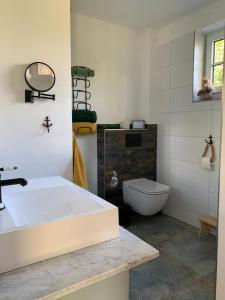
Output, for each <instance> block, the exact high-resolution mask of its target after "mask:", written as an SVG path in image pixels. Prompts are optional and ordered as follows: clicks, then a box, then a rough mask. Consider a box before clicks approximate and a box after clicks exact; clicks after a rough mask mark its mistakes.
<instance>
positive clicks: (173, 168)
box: [169, 160, 209, 191]
mask: <svg viewBox="0 0 225 300" xmlns="http://www.w3.org/2000/svg"><path fill="white" fill-rule="evenodd" d="M169 174H170V178H169V180H170V184H173V183H180V184H183V185H187V186H190V187H195V188H198V189H202V190H206V191H208V188H209V172H208V171H206V170H203V169H202V168H201V165H200V164H193V163H189V162H184V161H178V160H170V168H169Z"/></svg>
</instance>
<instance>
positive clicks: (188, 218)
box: [163, 201, 202, 227]
mask: <svg viewBox="0 0 225 300" xmlns="http://www.w3.org/2000/svg"><path fill="white" fill-rule="evenodd" d="M163 213H164V214H166V215H169V216H172V217H174V218H176V219H178V220H180V221H182V222H185V223H187V224H190V225H192V226H195V227H199V218H200V217H202V214H197V213H195V212H192V211H190V210H184V209H183V207H179V206H177V205H174V203H172V204H171V203H170V201H168V203H167V204H166V206H165V207H164V209H163Z"/></svg>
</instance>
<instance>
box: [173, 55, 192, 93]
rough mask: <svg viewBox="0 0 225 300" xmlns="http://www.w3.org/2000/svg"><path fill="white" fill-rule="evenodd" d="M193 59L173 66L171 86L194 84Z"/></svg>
mask: <svg viewBox="0 0 225 300" xmlns="http://www.w3.org/2000/svg"><path fill="white" fill-rule="evenodd" d="M192 81H193V60H187V61H184V62H180V63H177V64H175V65H172V66H171V87H172V88H177V87H182V86H186V85H192Z"/></svg>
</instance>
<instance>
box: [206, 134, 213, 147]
mask: <svg viewBox="0 0 225 300" xmlns="http://www.w3.org/2000/svg"><path fill="white" fill-rule="evenodd" d="M205 142H206V144H208V145H213V136H212V135H210V136H209V141H208V140H207V139H205Z"/></svg>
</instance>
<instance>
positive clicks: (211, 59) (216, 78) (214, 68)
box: [206, 31, 224, 93]
mask: <svg viewBox="0 0 225 300" xmlns="http://www.w3.org/2000/svg"><path fill="white" fill-rule="evenodd" d="M223 73H224V32H223V31H218V32H214V33H212V34H208V36H207V50H206V76H207V78H209V79H210V81H211V82H212V85H213V87H214V90H215V93H219V92H221V91H222V85H223Z"/></svg>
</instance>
